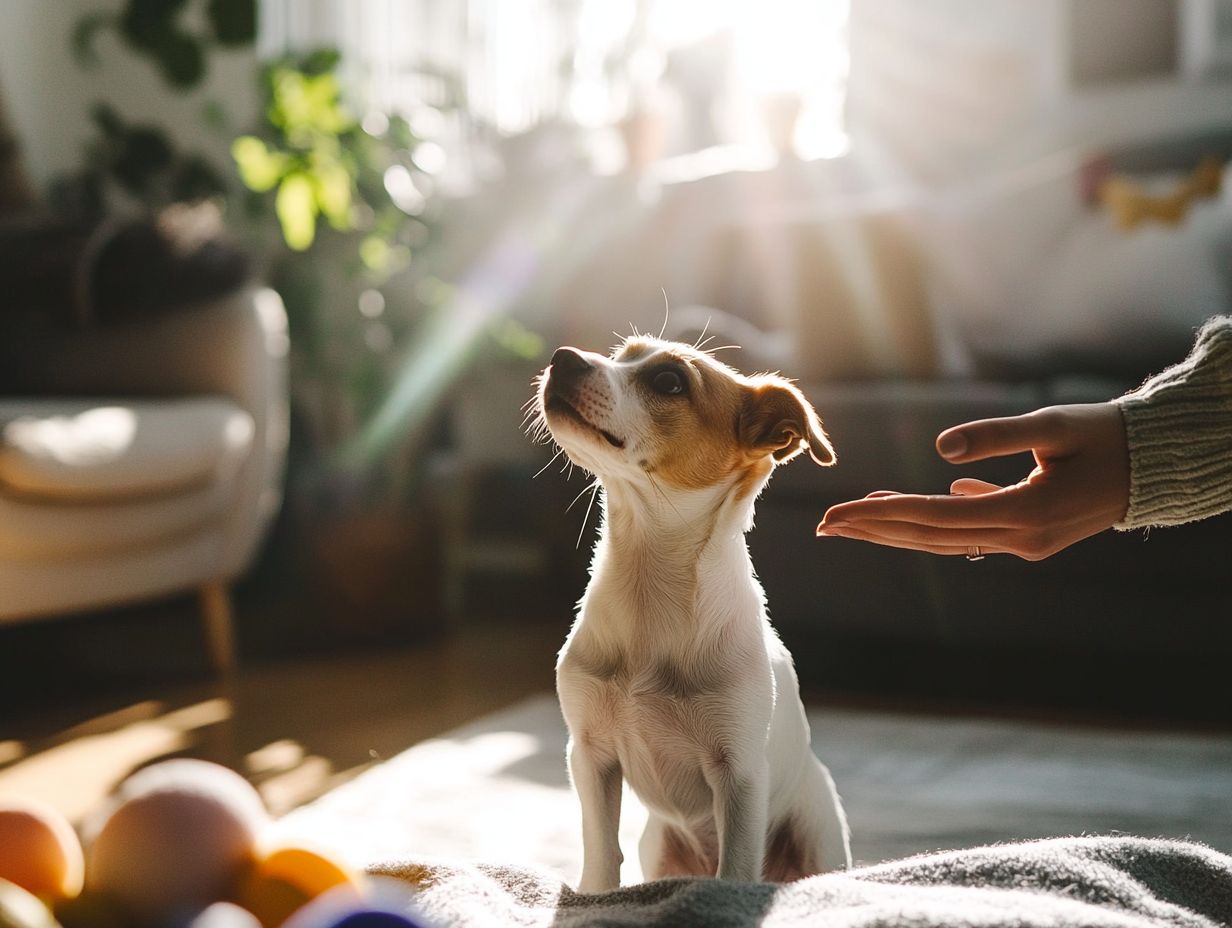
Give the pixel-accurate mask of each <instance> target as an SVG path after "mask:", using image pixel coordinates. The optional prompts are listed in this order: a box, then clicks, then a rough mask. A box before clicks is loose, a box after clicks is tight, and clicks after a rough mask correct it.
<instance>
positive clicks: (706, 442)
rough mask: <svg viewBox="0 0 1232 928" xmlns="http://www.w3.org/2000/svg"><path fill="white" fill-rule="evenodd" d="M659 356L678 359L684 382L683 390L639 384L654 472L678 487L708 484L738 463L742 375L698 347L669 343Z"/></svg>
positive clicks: (740, 456) (726, 474)
mask: <svg viewBox="0 0 1232 928" xmlns="http://www.w3.org/2000/svg"><path fill="white" fill-rule="evenodd" d="M658 358H659V356H658V355H656V360H657V359H658ZM663 359H664V360H665V361H666V360H668V359H676V360H678V361H679V362H680V364H681V365H682V366H683V367H685V368H686V371H685V373H686V374H687V377H688V382H689V384H688V391H687V393H685V394H682V395H678V396H663V395H660V394H657V393H655V392H654V391H653V390H652V389H650V388H649V387H646V388H645V389H644V390H643V393H642V397H643V402H644V403H645V405H646V409H647V411H648V413H649V414H650V417H651V419H652V420H653V422H654V425H655V429H654V433H655V437H656V438H657V442H656V444H655V446H654V447H653V449H652V453H651V455H650V457H651V462H652V467H653V470H654V473H655V476H656V477H658V478H660V479H662V480H663V481H664V482H665V483H667V484H669V485H670V486H673V487H678V488H681V489H701V488H703V487H709V486H714V485H715V484H716V483H718V482H720V481H722V480H725V479H727V478H728V477H729V476H730V475H731V474H732V473H734V472H735V471H736V469H737V468H738V467H739V466H740V465H741V464H742V463H743V458H744V455H743V454H742V452H741V448H740V446H739V442H738V441H737V435H736V424H737V422H738V420H739V417H740V410H741V409H742V406H743V393H744V390H745V387H744V385H743V383H742V380H743V378H742V377H741V376H740V375H739V374H737V373H736V372H735V371H733V370H731V369H730V368H728V367H727V366H726V365H722V364H720V363H719V362H717V361H714V360H713V359H711V358H709V357H708V356H706V355H704V354H702V353H700V352H691V351H686V350H684V349H681V348H675V346H674V350H672V351H671V352H664V354H663ZM648 370H649V371H656V370H658V364H657V363H655V364H651V365H648Z"/></svg>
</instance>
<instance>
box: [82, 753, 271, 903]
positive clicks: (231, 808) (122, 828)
mask: <svg viewBox="0 0 1232 928" xmlns="http://www.w3.org/2000/svg"><path fill="white" fill-rule="evenodd" d="M267 822H268V814H267V812H266V810H265V806H264V804H263V803H262V801H261V797H260V795H259V794H258V793H257V791H256V790H255V789H253V787H252V786H251V785H250V784H249V783H248V781H247V780H245V779H244V778H243V777H241V776H240V775H239V774H237V773H235V772H233V771H231V770H228V769H227V768H226V767H220V766H219V765H217V764H211V763H208V762H206V761H199V760H171V761H165V762H163V763H160V764H155V765H153V766H151V767H147V768H145V769H144V770H140V771H138V772H137V773H135V774H133V775H132V776H131V777H129V778H128V779H127V780H125V781H124V782H123V783H121V784H120V786H119V788H118V789H117V790H116V793H115V796H114V798H113V800H112V802H111V804H110V805H109V807H108V809H107V810H105V812H104V815H103V818H102V821H101V823H100V824H99V825H98V826H97V831H96V832H95V834H94V837H93V840H91V841H89V846H88V848H87V852H86V889H87V890H88V891H90V892H96V893H103V894H106V895H108V896H110V897H112V898H113V899H115V900H116V901H117V902H119V903H120V904H122V905H123V906H125V907H126V908H127V909H128V910H130V911H131V912H132V913H133V914H134V915H135V916H137V917H139V918H141V919H143V920H145V921H149V922H151V923H166V922H169V921H172V920H173V919H175V917H176V916H182V915H183V914H184V913H186V912H189V911H193V910H199V909H202V908H204V907H205V906H207V905H209V904H210V903H211V902H215V901H217V900H219V899H223V898H225V897H226V896H227V895H228V894H229V893H230V892H231V891H232V890H233V889H234V887H235V885H236V883H237V881H238V879H239V877H240V875H241V874H242V872H243V870H244V868H245V867H246V866H248V865H249V864H250V863H251V862H252V861H253V860H254V859H255V856H256V850H255V845H256V840H257V835H258V833H259V832H260V831H261V829H262V828H264V827H265V825H266V824H267Z"/></svg>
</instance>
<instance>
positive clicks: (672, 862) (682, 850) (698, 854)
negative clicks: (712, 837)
mask: <svg viewBox="0 0 1232 928" xmlns="http://www.w3.org/2000/svg"><path fill="white" fill-rule="evenodd" d="M718 869H719V862H718V859H717V856H716V857H715V858H714V859H711V858H710V855H708V854H706V853H704V852H703V851H702V850H701V849H700V848H698V847H696V846H695V845H694V844H693V842H692V841H690V840H689V839H688V837H687V836H686V835H684V834H682V833H681V832H680V831H679V830H677V829H675V828H671V827H667V828H664V829H663V856H662V858H660V860H659V870H658V872H657V873H656V874H655V875H654V877H653V878H654V879H658V880H661V879H665V878H667V877H673V876H714V874H715V871H717V870H718Z"/></svg>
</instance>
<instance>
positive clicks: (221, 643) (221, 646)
mask: <svg viewBox="0 0 1232 928" xmlns="http://www.w3.org/2000/svg"><path fill="white" fill-rule="evenodd" d="M199 597H200V601H201V618H202V620H203V622H204V625H205V645H206V650H207V652H208V655H209V659H210V667H212V668H213V670H214V672H215V673H217V674H218V675H219V676H228V675H230V673H231V672H232V671H233V670H235V613H234V612H233V610H232V608H231V592H230V590H229V589H228V588H227V584H226V583H224V582H223V581H221V580H211V581H210V582H208V583H206V584H205V585H204V586H202V587H201V590H200V593H199Z"/></svg>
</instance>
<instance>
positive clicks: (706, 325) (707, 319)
mask: <svg viewBox="0 0 1232 928" xmlns="http://www.w3.org/2000/svg"><path fill="white" fill-rule="evenodd" d="M709 330H710V318H709V317H707V318H706V324H705V325H704V326H702V334H701V335H699V336H697V341H695V342H694V343H693V347H694V348H696V347H697V346H698V344H699V343H700V342H701V340H702V339H703V338H705V337H706V333H707V332H708V331H709Z"/></svg>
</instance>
